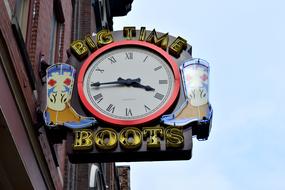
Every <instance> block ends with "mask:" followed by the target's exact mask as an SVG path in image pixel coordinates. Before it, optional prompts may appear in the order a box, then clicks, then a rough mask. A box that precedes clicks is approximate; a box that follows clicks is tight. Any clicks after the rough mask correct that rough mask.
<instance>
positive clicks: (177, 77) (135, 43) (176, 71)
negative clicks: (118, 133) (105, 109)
mask: <svg viewBox="0 0 285 190" xmlns="http://www.w3.org/2000/svg"><path fill="white" fill-rule="evenodd" d="M130 45H132V46H140V47H143V48H146V49H149V50H150V51H153V52H155V53H157V54H158V55H160V56H161V57H162V58H164V59H165V60H166V61H167V62H168V64H169V66H170V67H171V69H172V72H173V75H174V89H173V92H172V94H171V97H170V99H169V100H168V101H167V103H166V104H165V105H164V106H162V107H161V108H160V109H158V110H157V111H156V112H155V113H153V114H151V115H149V116H146V117H144V118H140V119H132V120H122V119H115V118H111V117H109V116H107V115H104V114H102V113H101V112H99V111H98V110H96V109H95V108H94V107H93V106H92V105H91V104H90V103H89V102H88V100H87V99H86V97H85V95H84V91H83V80H84V76H85V73H86V71H87V69H88V67H89V65H90V64H92V62H93V60H95V59H96V58H97V57H98V56H100V55H101V54H102V53H105V52H107V51H108V50H110V49H113V48H117V47H122V46H130ZM77 87H78V94H79V97H80V99H81V101H82V103H83V105H84V106H85V107H86V108H87V110H88V111H89V112H90V113H92V114H93V116H94V117H95V118H98V119H100V120H102V121H104V122H106V123H108V124H112V125H119V126H135V125H140V124H145V123H148V122H151V121H153V120H155V119H157V118H159V117H160V116H161V115H163V114H164V113H165V112H166V111H167V110H168V109H169V108H170V107H171V106H172V105H173V103H174V102H175V100H176V99H177V98H178V94H179V90H180V73H179V68H178V65H177V64H176V62H175V61H174V60H173V58H172V57H171V56H170V55H169V54H168V53H167V52H166V51H164V50H163V49H161V48H160V47H158V46H156V45H154V44H151V43H148V42H144V41H138V40H122V41H117V42H113V43H111V44H108V45H105V46H103V47H101V48H100V49H98V50H96V51H95V52H94V53H92V54H91V55H90V56H89V57H88V58H87V60H86V61H85V62H84V63H83V65H82V67H81V69H80V72H79V75H78V82H77Z"/></svg>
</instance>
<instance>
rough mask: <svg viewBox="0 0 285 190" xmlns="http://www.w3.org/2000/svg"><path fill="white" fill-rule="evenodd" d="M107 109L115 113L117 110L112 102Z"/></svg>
mask: <svg viewBox="0 0 285 190" xmlns="http://www.w3.org/2000/svg"><path fill="white" fill-rule="evenodd" d="M106 110H107V111H108V112H112V113H114V111H115V106H114V105H113V104H110V105H109V106H108V107H107V109H106Z"/></svg>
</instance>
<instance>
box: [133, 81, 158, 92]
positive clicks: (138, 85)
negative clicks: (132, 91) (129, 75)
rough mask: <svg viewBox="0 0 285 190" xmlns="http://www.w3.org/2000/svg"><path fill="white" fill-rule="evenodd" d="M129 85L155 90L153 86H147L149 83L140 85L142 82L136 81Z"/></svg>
mask: <svg viewBox="0 0 285 190" xmlns="http://www.w3.org/2000/svg"><path fill="white" fill-rule="evenodd" d="M131 86H132V87H135V88H144V89H145V90H146V91H154V90H155V89H154V88H152V87H151V86H149V85H142V84H140V83H138V82H134V83H132V85H131Z"/></svg>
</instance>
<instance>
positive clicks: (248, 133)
mask: <svg viewBox="0 0 285 190" xmlns="http://www.w3.org/2000/svg"><path fill="white" fill-rule="evenodd" d="M123 26H136V27H137V28H140V27H141V26H145V27H146V28H147V29H149V30H152V29H153V28H155V29H156V30H157V31H160V32H163V33H166V32H169V33H170V34H171V35H173V36H181V37H183V38H185V39H187V41H188V42H189V43H190V44H191V45H192V46H193V57H196V58H203V59H205V60H207V61H208V62H209V63H210V69H211V71H210V72H211V73H210V102H211V104H212V106H213V109H214V118H213V125H212V131H211V134H210V138H209V140H208V141H203V142H200V141H197V140H196V139H194V141H193V142H194V145H193V152H192V153H193V156H192V159H191V160H189V161H172V162H152V163H150V162H142V163H124V164H130V165H131V187H132V190H146V189H148V190H157V189H158V190H160V189H161V190H173V189H178V190H182V189H183V190H184V189H185V190H188V189H189V190H191V189H200V190H209V189H210V190H269V189H270V190H271V189H274V190H284V189H285V181H284V180H285V143H284V141H285V140H284V136H285V125H284V123H283V120H284V118H285V112H284V108H285V103H284V92H285V85H284V83H283V81H284V78H285V73H284V72H285V62H284V58H283V57H284V55H285V1H284V0H270V1H269V0H232V1H228V0H215V1H213V0H199V1H197V0H195V1H194V0H177V1H165V0H134V2H133V4H132V11H131V12H130V13H129V14H128V15H127V16H125V17H119V18H116V19H114V30H121V29H122V28H123Z"/></svg>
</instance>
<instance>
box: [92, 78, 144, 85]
mask: <svg viewBox="0 0 285 190" xmlns="http://www.w3.org/2000/svg"><path fill="white" fill-rule="evenodd" d="M140 81H141V79H140V78H137V79H130V78H128V79H123V78H121V77H119V78H118V79H117V80H116V81H112V82H95V83H92V84H91V86H101V85H107V84H121V85H126V86H130V85H132V83H140Z"/></svg>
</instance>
